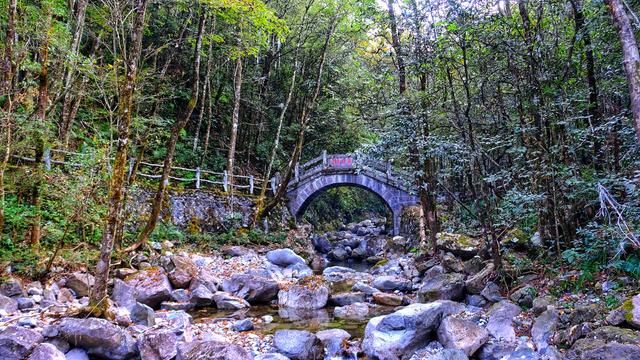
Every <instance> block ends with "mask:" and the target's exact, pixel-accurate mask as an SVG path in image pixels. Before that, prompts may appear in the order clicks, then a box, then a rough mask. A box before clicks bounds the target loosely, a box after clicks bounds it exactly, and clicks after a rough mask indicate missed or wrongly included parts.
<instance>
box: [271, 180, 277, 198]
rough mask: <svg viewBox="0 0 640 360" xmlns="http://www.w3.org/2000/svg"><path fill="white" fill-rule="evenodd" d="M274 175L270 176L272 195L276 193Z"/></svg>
mask: <svg viewBox="0 0 640 360" xmlns="http://www.w3.org/2000/svg"><path fill="white" fill-rule="evenodd" d="M276 190H277V189H276V177H275V176H274V177H272V178H271V192H272V193H273V195H275V194H276Z"/></svg>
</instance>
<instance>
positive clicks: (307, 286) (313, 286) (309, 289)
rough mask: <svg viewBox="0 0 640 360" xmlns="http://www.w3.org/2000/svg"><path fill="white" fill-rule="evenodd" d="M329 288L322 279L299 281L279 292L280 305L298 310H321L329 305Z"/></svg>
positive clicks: (309, 278) (313, 278) (312, 278)
mask: <svg viewBox="0 0 640 360" xmlns="http://www.w3.org/2000/svg"><path fill="white" fill-rule="evenodd" d="M328 299H329V287H328V286H327V284H326V283H324V282H323V281H322V279H321V278H315V277H308V278H304V279H301V280H299V281H298V282H297V283H295V284H293V285H291V286H289V288H288V289H286V290H280V292H278V305H280V306H285V307H290V308H296V309H320V308H323V307H325V305H327V300H328Z"/></svg>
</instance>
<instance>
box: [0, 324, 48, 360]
mask: <svg viewBox="0 0 640 360" xmlns="http://www.w3.org/2000/svg"><path fill="white" fill-rule="evenodd" d="M42 340H44V338H43V337H42V335H40V333H39V332H36V331H34V330H30V329H26V328H23V327H20V326H9V327H8V328H6V329H4V330H3V331H2V332H0V359H2V360H21V359H23V358H24V357H26V355H27V354H29V352H31V350H33V349H34V348H35V347H36V346H37V345H38V344H39V343H41V342H42Z"/></svg>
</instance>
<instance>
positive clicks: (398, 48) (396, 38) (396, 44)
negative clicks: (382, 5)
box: [387, 0, 407, 95]
mask: <svg viewBox="0 0 640 360" xmlns="http://www.w3.org/2000/svg"><path fill="white" fill-rule="evenodd" d="M394 7H395V1H394V0H387V8H388V10H389V23H390V27H391V43H392V46H393V50H394V51H395V52H396V66H397V68H398V87H399V91H400V95H402V94H404V92H405V90H406V89H407V76H406V73H407V70H406V69H405V65H404V51H403V49H402V44H401V43H400V34H399V31H398V21H397V20H396V10H395V8H394Z"/></svg>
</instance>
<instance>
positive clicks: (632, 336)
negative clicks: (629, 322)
mask: <svg viewBox="0 0 640 360" xmlns="http://www.w3.org/2000/svg"><path fill="white" fill-rule="evenodd" d="M566 359H567V360H596V359H597V360H614V359H616V360H617V359H640V333H639V332H637V331H633V330H630V329H622V328H618V327H613V326H603V327H600V328H598V329H596V330H594V331H592V332H591V333H589V335H587V336H586V337H585V338H583V339H580V340H578V341H576V342H575V344H573V347H571V349H570V350H569V351H567V353H566Z"/></svg>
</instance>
